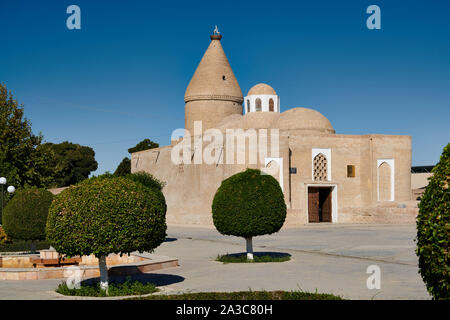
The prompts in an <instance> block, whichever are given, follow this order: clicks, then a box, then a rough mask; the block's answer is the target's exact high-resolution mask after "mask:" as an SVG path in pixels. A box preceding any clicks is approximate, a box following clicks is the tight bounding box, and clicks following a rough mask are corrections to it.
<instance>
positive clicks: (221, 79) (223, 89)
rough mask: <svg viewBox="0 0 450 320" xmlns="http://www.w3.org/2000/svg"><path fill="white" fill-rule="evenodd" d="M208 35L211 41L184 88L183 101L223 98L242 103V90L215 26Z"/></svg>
mask: <svg viewBox="0 0 450 320" xmlns="http://www.w3.org/2000/svg"><path fill="white" fill-rule="evenodd" d="M210 37H211V43H210V44H209V47H208V49H207V50H206V52H205V54H204V55H203V58H202V60H201V61H200V64H199V65H198V67H197V70H195V73H194V75H193V77H192V79H191V81H190V83H189V85H188V87H187V89H186V93H185V95H184V101H185V102H189V101H194V100H225V101H233V102H237V103H239V104H242V102H243V100H244V98H243V96H242V91H241V88H240V87H239V84H238V82H237V80H236V77H235V76H234V73H233V70H232V69H231V67H230V64H229V62H228V59H227V57H226V55H225V52H224V51H223V48H222V45H221V43H220V40H221V39H222V35H221V34H220V32H219V30H218V28H217V26H216V28H215V29H214V32H213V34H212V35H211V36H210Z"/></svg>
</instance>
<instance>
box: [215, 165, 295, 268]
mask: <svg viewBox="0 0 450 320" xmlns="http://www.w3.org/2000/svg"><path fill="white" fill-rule="evenodd" d="M212 215H213V221H214V225H215V227H216V229H217V231H219V232H220V233H221V234H224V235H232V236H237V237H243V238H245V239H247V252H248V253H249V254H250V255H248V257H249V258H250V259H252V258H253V255H252V254H251V253H252V250H253V249H252V244H251V238H252V237H255V236H260V235H265V234H272V233H275V232H278V231H279V230H280V229H281V227H282V226H283V224H284V221H285V219H286V203H285V201H284V195H283V191H282V190H281V187H280V184H279V183H278V181H277V180H276V179H275V178H274V177H272V176H271V175H267V174H262V173H261V171H260V170H255V169H247V170H246V171H244V172H240V173H237V174H235V175H233V176H231V177H229V178H228V179H225V180H224V181H222V184H221V185H220V187H219V189H218V190H217V192H216V194H215V196H214V200H213V204H212ZM249 242H250V243H249Z"/></svg>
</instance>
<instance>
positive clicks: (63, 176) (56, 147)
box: [39, 141, 98, 187]
mask: <svg viewBox="0 0 450 320" xmlns="http://www.w3.org/2000/svg"><path fill="white" fill-rule="evenodd" d="M39 150H41V151H43V152H46V153H49V154H51V159H50V163H51V165H52V166H53V168H54V170H55V172H54V175H53V184H54V186H56V187H66V186H69V185H72V184H76V183H78V182H80V181H82V180H84V179H87V178H88V177H89V174H90V173H91V172H92V171H95V170H97V166H98V164H97V161H96V160H95V152H94V150H93V149H92V148H91V147H87V146H81V145H79V144H75V143H71V142H69V141H64V142H62V143H58V144H54V143H50V142H48V143H44V144H42V145H41V146H40V147H39Z"/></svg>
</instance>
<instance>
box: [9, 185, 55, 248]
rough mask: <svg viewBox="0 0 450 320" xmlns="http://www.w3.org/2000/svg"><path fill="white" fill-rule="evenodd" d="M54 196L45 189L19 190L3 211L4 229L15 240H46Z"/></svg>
mask: <svg viewBox="0 0 450 320" xmlns="http://www.w3.org/2000/svg"><path fill="white" fill-rule="evenodd" d="M52 201H53V194H52V193H51V192H49V191H47V190H45V189H37V188H32V189H23V190H18V191H17V193H16V194H15V195H14V197H13V198H12V199H11V200H10V201H9V202H8V204H7V205H6V207H5V209H4V210H3V216H2V227H3V229H4V230H5V232H6V234H7V235H8V236H9V237H11V238H13V239H21V240H33V241H34V240H44V239H45V225H46V222H47V216H48V211H49V207H50V205H51V203H52Z"/></svg>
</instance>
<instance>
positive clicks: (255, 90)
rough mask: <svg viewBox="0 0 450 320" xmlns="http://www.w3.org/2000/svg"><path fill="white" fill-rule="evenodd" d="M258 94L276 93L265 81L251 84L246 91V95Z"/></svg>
mask: <svg viewBox="0 0 450 320" xmlns="http://www.w3.org/2000/svg"><path fill="white" fill-rule="evenodd" d="M260 94H273V95H276V94H277V93H276V92H275V90H273V88H272V87H271V86H269V85H268V84H265V83H259V84H257V85H255V86H253V87H252V88H251V89H250V91H249V92H248V94H247V95H248V96H252V95H260Z"/></svg>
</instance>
